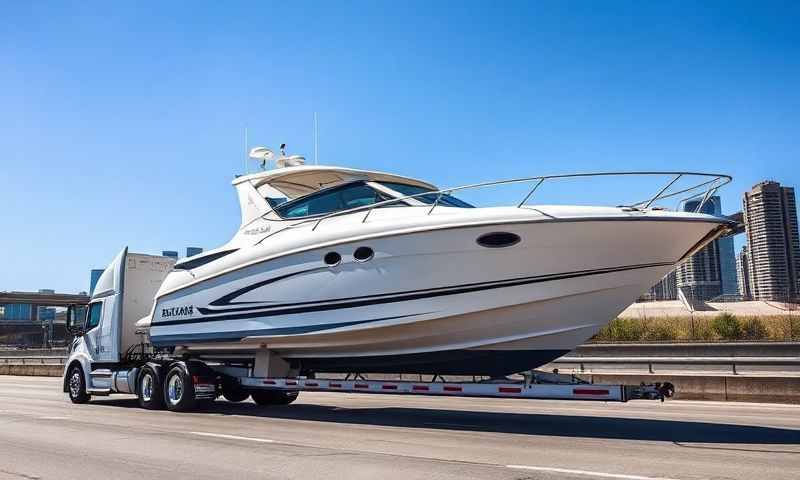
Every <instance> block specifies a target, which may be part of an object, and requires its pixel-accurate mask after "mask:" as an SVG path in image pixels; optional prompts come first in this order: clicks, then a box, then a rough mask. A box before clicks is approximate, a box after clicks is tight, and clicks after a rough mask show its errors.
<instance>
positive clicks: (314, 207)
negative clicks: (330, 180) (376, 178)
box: [267, 180, 473, 218]
mask: <svg viewBox="0 0 800 480" xmlns="http://www.w3.org/2000/svg"><path fill="white" fill-rule="evenodd" d="M377 183H378V184H380V185H382V186H383V187H386V188H387V189H388V190H389V192H388V193H384V192H381V191H378V190H377V189H375V188H373V187H371V186H370V185H369V184H367V182H365V181H361V180H359V181H356V182H350V183H346V184H343V185H337V186H335V187H330V188H326V189H323V190H320V191H318V192H315V193H312V194H309V195H305V196H303V197H300V198H298V199H295V200H290V201H288V202H285V203H279V202H280V199H268V200H267V201H269V203H270V205H271V206H272V207H273V209H274V211H275V213H277V214H278V215H279V216H280V217H281V218H302V217H313V216H318V215H327V214H330V213H334V212H340V211H342V210H349V209H351V208H358V207H364V206H366V205H372V204H375V203H379V202H383V201H386V200H391V199H392V198H399V197H406V196H409V195H417V194H420V193H425V192H433V190H431V189H428V188H424V187H418V186H415V185H409V184H406V183H395V182H377ZM392 192H394V193H396V196H392V195H391V193H392ZM438 196H439V194H438V193H431V194H430V195H421V196H419V197H414V200H417V201H419V202H422V203H424V204H428V205H432V204H433V203H434V202H436V198H437V197H438ZM438 204H439V205H442V206H447V207H458V208H473V207H472V205H470V204H468V203H467V202H464V201H463V200H459V199H457V198H455V197H453V196H452V195H442V196H441V198H440V199H439V203H438ZM403 205H409V202H406V201H403V202H399V203H393V204H389V205H386V206H387V207H397V206H403Z"/></svg>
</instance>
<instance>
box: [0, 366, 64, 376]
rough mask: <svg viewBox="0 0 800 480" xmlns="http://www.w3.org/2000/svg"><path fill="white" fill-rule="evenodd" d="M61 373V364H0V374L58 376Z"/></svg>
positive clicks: (62, 369) (62, 368) (62, 367)
mask: <svg viewBox="0 0 800 480" xmlns="http://www.w3.org/2000/svg"><path fill="white" fill-rule="evenodd" d="M63 373H64V366H63V365H19V364H14V365H0V375H22V376H30V377H60V376H61V375H62V374H63Z"/></svg>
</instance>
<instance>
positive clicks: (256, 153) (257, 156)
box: [247, 145, 283, 170]
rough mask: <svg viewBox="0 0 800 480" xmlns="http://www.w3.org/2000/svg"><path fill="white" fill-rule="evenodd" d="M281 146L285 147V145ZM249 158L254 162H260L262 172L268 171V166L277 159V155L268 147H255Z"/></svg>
mask: <svg viewBox="0 0 800 480" xmlns="http://www.w3.org/2000/svg"><path fill="white" fill-rule="evenodd" d="M281 146H282V147H283V145H281ZM247 156H248V157H249V158H252V159H253V160H259V161H260V162H261V163H260V166H261V170H266V169H267V164H268V163H269V161H270V160H272V159H273V158H274V157H275V154H274V153H272V150H270V149H269V148H267V147H255V148H253V149H252V150H250V153H249V154H248V155H247Z"/></svg>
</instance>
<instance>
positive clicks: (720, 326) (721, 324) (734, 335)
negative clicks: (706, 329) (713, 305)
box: [711, 313, 742, 340]
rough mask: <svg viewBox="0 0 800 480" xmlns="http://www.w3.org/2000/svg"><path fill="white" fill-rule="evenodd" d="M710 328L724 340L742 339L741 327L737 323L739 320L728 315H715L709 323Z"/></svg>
mask: <svg viewBox="0 0 800 480" xmlns="http://www.w3.org/2000/svg"><path fill="white" fill-rule="evenodd" d="M711 328H712V329H714V332H716V334H717V335H719V336H720V337H722V338H724V339H725V340H737V339H739V338H742V325H741V323H739V319H738V318H736V316H735V315H732V314H730V313H721V314H719V315H717V316H716V317H715V318H714V320H712V322H711Z"/></svg>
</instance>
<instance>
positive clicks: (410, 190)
mask: <svg viewBox="0 0 800 480" xmlns="http://www.w3.org/2000/svg"><path fill="white" fill-rule="evenodd" d="M378 183H380V184H381V185H383V186H384V187H386V188H390V189H392V190H394V191H395V192H397V193H400V194H402V196H404V197H405V196H408V195H417V194H419V193H425V192H432V191H433V190H431V189H429V188H424V187H418V186H416V185H409V184H407V183H396V182H378ZM438 196H439V194H438V193H431V194H430V195H421V196H419V197H414V199H415V200H419V201H420V202H424V203H427V204H428V205H433V203H434V202H436V197H438ZM438 205H443V206H446V207H458V208H475V207H474V206H473V205H470V204H469V203H467V202H465V201H463V200H460V199H458V198H456V197H454V196H452V195H447V194H444V195H442V197H441V198H440V199H439V202H438Z"/></svg>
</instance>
